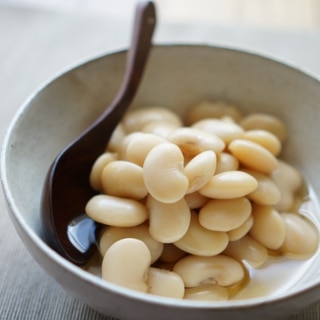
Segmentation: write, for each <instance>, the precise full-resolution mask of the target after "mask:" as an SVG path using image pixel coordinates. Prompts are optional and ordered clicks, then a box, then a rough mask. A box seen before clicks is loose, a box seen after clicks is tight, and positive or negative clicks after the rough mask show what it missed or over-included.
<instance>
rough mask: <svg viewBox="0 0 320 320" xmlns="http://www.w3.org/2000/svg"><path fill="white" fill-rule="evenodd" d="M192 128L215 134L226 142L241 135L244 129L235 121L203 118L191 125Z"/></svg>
mask: <svg viewBox="0 0 320 320" xmlns="http://www.w3.org/2000/svg"><path fill="white" fill-rule="evenodd" d="M192 127H193V128H196V129H198V130H202V131H204V132H208V133H211V134H214V135H217V136H218V137H219V138H221V139H222V140H223V141H224V142H225V143H226V144H228V143H229V142H231V141H232V140H234V139H239V138H241V137H242V136H243V134H244V130H243V129H242V128H241V127H240V126H239V125H238V124H236V123H233V122H231V121H226V120H223V119H203V120H200V121H197V122H196V123H194V124H193V125H192Z"/></svg>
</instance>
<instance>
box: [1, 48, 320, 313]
mask: <svg viewBox="0 0 320 320" xmlns="http://www.w3.org/2000/svg"><path fill="white" fill-rule="evenodd" d="M153 47H154V48H175V47H178V48H182V47H185V48H205V49H208V50H211V49H213V50H221V51H227V52H234V53H236V54H239V53H240V54H244V55H249V56H252V57H255V58H256V59H257V58H258V59H261V60H266V61H268V63H272V64H276V65H279V66H281V67H284V68H287V69H291V70H292V71H295V72H297V73H299V74H301V75H303V76H304V77H307V78H309V80H313V81H315V82H316V83H317V84H318V85H320V80H319V78H317V77H316V76H315V75H312V74H311V73H310V72H309V71H305V70H304V69H303V68H299V67H297V66H294V65H292V64H290V63H288V62H287V61H285V62H284V61H281V60H280V59H275V58H273V57H270V56H268V55H266V54H261V53H257V52H255V51H253V50H247V49H238V48H234V47H231V46H225V45H223V46H219V45H215V44H214V45H213V44H208V43H206V44H201V43H184V42H183V43H177V42H174V43H161V44H156V45H154V46H153ZM126 51H127V49H119V50H116V51H114V50H113V51H110V52H104V53H100V54H98V55H96V56H93V57H89V58H86V59H84V60H83V61H82V62H76V63H74V64H72V65H69V66H67V67H66V68H64V70H62V71H60V72H58V73H56V74H55V75H54V76H53V77H50V78H49V79H48V80H47V81H45V82H44V83H43V84H42V85H40V86H39V87H38V88H37V89H36V90H35V91H34V92H33V93H32V94H30V95H29V96H28V97H27V98H26V99H25V101H24V102H23V103H22V104H21V106H20V107H19V108H18V110H17V112H16V113H15V115H14V117H13V118H12V120H11V121H10V124H9V126H8V128H7V130H6V132H5V135H4V139H3V143H2V146H1V154H0V157H1V159H0V169H1V171H0V178H1V185H2V189H3V194H4V197H5V200H6V204H7V206H8V208H9V210H8V211H9V215H10V218H11V220H12V221H13V224H14V226H15V228H16V229H17V231H18V234H19V236H20V237H21V234H20V232H24V233H25V234H26V236H27V237H28V238H29V239H30V240H31V242H32V243H33V245H35V247H36V248H37V250H40V251H41V252H42V253H43V254H45V255H46V257H47V258H48V259H49V260H52V261H53V262H54V263H55V264H56V265H58V267H60V268H62V269H63V270H64V271H66V272H68V273H71V274H73V275H74V276H76V277H79V278H80V279H81V280H82V281H84V282H86V283H87V284H91V285H94V286H96V287H98V288H99V289H102V290H103V291H109V292H110V293H112V294H116V295H118V296H123V297H125V298H128V299H131V300H137V301H139V302H143V303H152V304H156V305H162V306H165V307H174V308H184V309H185V308H188V309H214V310H219V311H227V310H235V309H236V310H239V308H240V309H250V308H252V307H259V306H262V305H268V304H275V303H281V302H283V301H286V300H290V299H294V298H296V297H298V296H299V295H300V294H301V293H305V292H311V291H313V290H314V289H316V288H317V287H320V278H319V280H317V281H315V280H312V281H309V283H308V285H307V286H306V285H302V286H301V287H299V288H298V289H297V290H294V291H290V292H289V293H285V294H274V295H271V297H269V296H262V297H257V298H249V299H243V300H228V301H223V302H220V301H218V302H211V301H209V302H208V301H191V300H183V299H182V300H180V299H174V298H167V297H159V296H155V295H151V294H146V293H141V292H137V291H135V290H131V289H127V288H124V287H122V286H119V285H116V284H113V283H109V282H106V281H103V280H102V279H100V278H99V277H98V276H96V275H94V274H91V273H89V272H88V271H86V270H84V269H82V268H81V267H78V266H76V265H74V264H72V263H71V262H69V261H68V260H66V259H65V258H63V257H62V256H60V255H59V254H58V253H57V252H56V251H54V250H53V249H51V248H50V247H49V245H47V244H46V242H45V241H44V240H43V239H42V238H41V237H40V236H39V235H38V234H37V233H36V232H35V231H34V230H33V229H32V228H31V227H30V226H29V225H28V223H27V222H26V220H25V219H24V218H23V216H22V215H21V214H20V212H19V209H18V208H17V206H16V204H15V200H14V196H13V193H12V191H11V189H10V184H9V181H8V175H7V150H9V149H10V141H11V138H12V135H13V133H14V131H15V129H16V128H17V127H18V125H19V122H20V121H21V119H22V118H23V116H24V114H25V113H26V112H28V110H29V108H30V105H31V104H32V101H33V100H34V99H35V98H36V97H37V95H38V94H40V93H41V92H43V91H44V90H45V89H46V88H47V87H48V86H49V85H50V84H52V83H53V82H55V81H58V80H59V79H60V78H61V77H63V76H65V75H66V74H68V73H69V72H73V71H75V70H76V69H79V68H82V67H84V66H86V65H89V64H92V63H95V62H96V61H97V60H102V59H105V58H107V57H109V56H116V55H123V54H125V53H126ZM19 231H20V232H19ZM28 251H29V252H30V249H29V248H28ZM31 254H32V252H31ZM32 255H33V254H32ZM36 260H37V259H36ZM37 262H38V263H39V264H40V265H41V263H40V262H39V261H37ZM41 267H42V266H41ZM43 269H44V270H45V268H43ZM45 271H46V270H45ZM319 300H320V298H319Z"/></svg>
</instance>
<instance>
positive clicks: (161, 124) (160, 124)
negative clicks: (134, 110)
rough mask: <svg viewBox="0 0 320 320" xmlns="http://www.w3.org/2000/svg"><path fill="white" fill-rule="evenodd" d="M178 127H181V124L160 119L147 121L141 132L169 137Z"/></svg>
mask: <svg viewBox="0 0 320 320" xmlns="http://www.w3.org/2000/svg"><path fill="white" fill-rule="evenodd" d="M177 128H180V125H178V124H177V123H174V122H167V121H165V120H159V121H152V122H149V123H147V124H146V125H144V126H143V127H142V128H141V132H145V133H151V134H155V135H157V136H159V137H162V138H165V139H167V138H168V136H169V135H170V134H171V133H172V132H173V131H174V130H175V129H177Z"/></svg>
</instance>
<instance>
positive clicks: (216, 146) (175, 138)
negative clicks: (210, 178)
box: [168, 127, 225, 158]
mask: <svg viewBox="0 0 320 320" xmlns="http://www.w3.org/2000/svg"><path fill="white" fill-rule="evenodd" d="M168 140H169V141H170V142H172V143H174V144H175V145H177V146H178V147H179V148H180V150H181V151H182V153H183V154H184V156H185V157H186V158H192V157H194V156H196V155H197V154H199V153H201V152H203V151H207V150H211V151H213V152H216V153H220V152H221V151H222V150H223V149H224V148H225V143H224V142H223V140H222V139H220V138H219V137H218V136H217V135H215V134H210V133H207V132H205V131H202V130H197V129H195V128H190V127H182V128H178V129H176V130H174V131H173V132H172V133H171V134H170V135H169V137H168Z"/></svg>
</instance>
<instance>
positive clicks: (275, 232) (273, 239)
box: [250, 204, 286, 250]
mask: <svg viewBox="0 0 320 320" xmlns="http://www.w3.org/2000/svg"><path fill="white" fill-rule="evenodd" d="M252 216H253V225H252V228H251V230H250V235H251V237H252V238H254V239H255V240H257V241H258V242H260V243H261V244H262V245H263V246H265V247H266V248H268V249H272V250H277V249H279V248H280V247H281V246H282V244H283V242H284V240H285V237H286V226H285V222H284V220H283V218H282V216H281V215H280V213H279V212H277V211H276V210H275V209H274V208H273V207H272V206H262V205H257V204H254V205H253V206H252Z"/></svg>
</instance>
